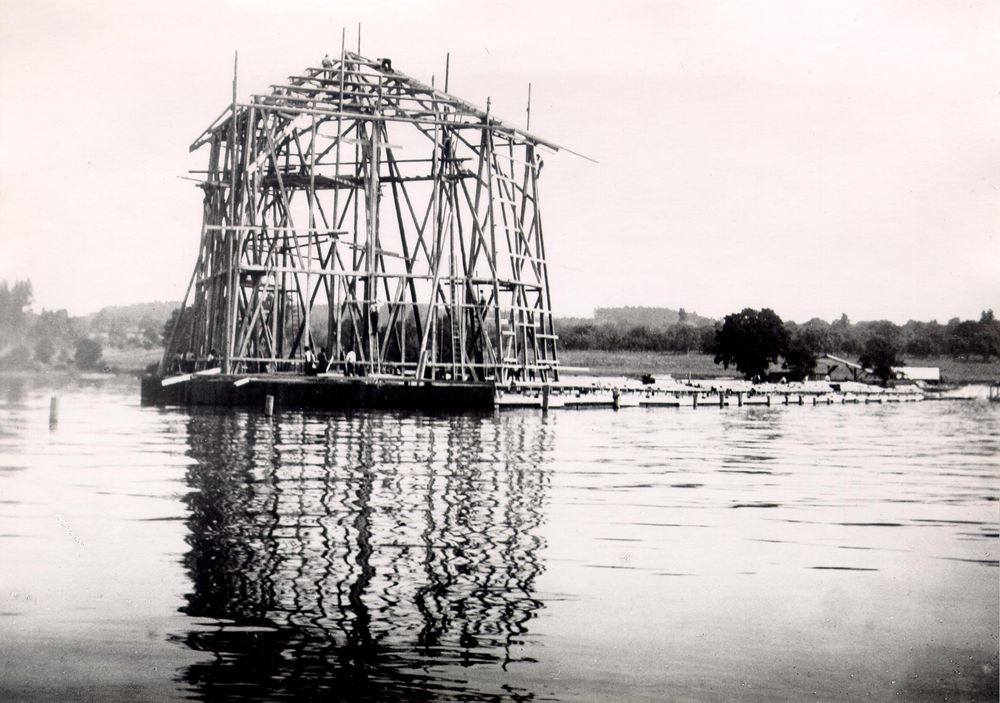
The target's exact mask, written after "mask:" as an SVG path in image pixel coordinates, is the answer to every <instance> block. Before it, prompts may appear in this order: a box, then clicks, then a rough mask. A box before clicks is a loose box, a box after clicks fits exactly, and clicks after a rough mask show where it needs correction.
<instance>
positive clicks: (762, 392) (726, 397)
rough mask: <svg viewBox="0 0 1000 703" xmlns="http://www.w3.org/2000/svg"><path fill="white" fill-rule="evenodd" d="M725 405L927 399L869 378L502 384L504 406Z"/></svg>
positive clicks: (916, 391)
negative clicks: (779, 381)
mask: <svg viewBox="0 0 1000 703" xmlns="http://www.w3.org/2000/svg"><path fill="white" fill-rule="evenodd" d="M546 386H547V387H548V396H549V397H548V408H550V409H551V408H568V409H585V408H605V409H608V408H613V409H616V410H620V409H622V408H630V407H633V408H638V407H642V408H657V407H659V408H691V409H699V408H706V409H708V408H725V407H743V406H750V405H758V406H768V407H770V406H778V405H834V404H836V405H845V404H862V405H864V404H871V403H909V402H916V401H921V400H923V399H924V397H925V396H924V393H923V392H922V391H921V390H920V389H919V388H916V387H914V386H906V387H896V388H882V387H880V386H872V385H868V384H864V383H855V382H846V383H829V382H825V381H812V382H805V383H794V384H757V385H754V384H751V383H749V382H745V381H733V380H692V381H675V380H673V379H668V380H666V381H663V382H659V383H656V384H651V385H643V384H641V383H639V382H637V381H631V380H627V379H595V380H587V379H567V380H565V381H560V382H557V383H552V384H541V383H524V384H515V385H512V386H511V387H508V388H506V389H497V394H496V405H497V407H499V408H532V407H534V408H542V407H543V406H544V395H545V392H546V391H545V387H546Z"/></svg>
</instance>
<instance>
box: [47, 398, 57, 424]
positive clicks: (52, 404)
mask: <svg viewBox="0 0 1000 703" xmlns="http://www.w3.org/2000/svg"><path fill="white" fill-rule="evenodd" d="M58 424H59V398H57V397H56V396H52V399H51V400H50V401H49V429H50V430H53V429H55V427H56V425H58Z"/></svg>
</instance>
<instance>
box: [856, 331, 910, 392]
mask: <svg viewBox="0 0 1000 703" xmlns="http://www.w3.org/2000/svg"><path fill="white" fill-rule="evenodd" d="M859 361H860V363H861V365H862V366H864V367H865V368H867V369H871V372H872V373H873V374H874V375H875V376H876V377H877V378H878V379H879V380H880V381H882V383H883V384H885V383H887V382H888V381H889V379H890V378H892V367H893V366H902V365H903V360H902V359H900V358H899V342H898V341H897V340H896V339H894V338H893V337H892V335H888V334H873V335H872V336H871V337H869V338H868V339H867V340H866V341H865V348H864V350H863V351H862V352H861V358H860V359H859Z"/></svg>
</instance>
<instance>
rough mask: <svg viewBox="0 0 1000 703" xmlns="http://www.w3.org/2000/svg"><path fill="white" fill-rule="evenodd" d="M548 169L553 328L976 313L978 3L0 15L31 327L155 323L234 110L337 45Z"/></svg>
mask: <svg viewBox="0 0 1000 703" xmlns="http://www.w3.org/2000/svg"><path fill="white" fill-rule="evenodd" d="M358 23H361V25H362V29H361V33H362V36H361V44H362V53H364V54H365V55H367V56H369V57H382V56H388V57H391V58H392V59H393V63H394V65H395V66H396V67H398V68H399V69H400V70H402V71H404V72H406V73H408V74H410V75H413V76H415V77H418V78H423V79H425V80H429V79H430V76H431V75H432V74H437V75H438V77H439V78H440V76H441V75H442V74H443V70H444V63H445V53H446V52H449V51H450V52H451V85H450V88H451V92H453V93H456V94H458V95H460V96H462V97H464V98H467V99H469V100H470V101H472V102H476V103H479V104H485V102H486V98H487V96H491V97H492V99H493V105H494V108H495V111H496V112H497V114H499V115H500V116H501V117H506V118H509V119H510V120H511V121H513V122H520V123H523V120H524V106H525V97H526V94H527V84H528V82H529V81H530V82H532V83H533V100H532V125H531V126H532V131H534V132H536V133H538V134H540V135H542V136H544V137H546V138H548V139H551V140H552V141H555V142H557V143H560V144H563V145H565V146H567V147H569V148H571V149H573V150H576V151H579V152H582V153H584V154H587V155H588V156H590V157H592V158H594V159H596V160H597V161H598V162H599V163H597V164H593V163H591V162H589V161H586V160H583V159H580V158H577V157H575V156H572V155H570V154H568V153H565V152H563V153H560V154H558V155H553V156H550V157H548V158H546V168H545V172H544V174H543V177H542V181H541V184H540V185H541V188H542V193H541V195H542V206H543V213H544V222H545V235H546V248H547V252H548V255H549V257H550V259H551V266H552V268H551V278H552V286H553V304H554V306H555V309H556V313H557V314H559V315H589V314H590V312H591V311H592V309H593V308H594V307H601V306H609V305H663V306H669V307H673V308H677V307H685V308H686V309H687V310H689V311H697V312H699V313H701V314H704V315H709V316H713V317H719V316H722V315H725V314H727V313H729V312H731V311H733V310H737V309H740V308H742V307H747V306H750V307H765V306H766V307H771V308H773V309H775V310H776V311H777V312H778V314H779V315H781V316H782V317H784V318H786V319H794V320H798V321H805V320H806V319H808V318H810V317H813V316H819V317H823V318H825V319H832V318H835V317H838V316H839V315H840V313H841V312H846V313H847V314H848V316H850V317H851V319H854V320H859V319H877V318H887V319H891V320H895V321H897V322H904V321H906V320H907V319H910V318H914V319H932V318H936V319H938V320H940V321H944V320H946V319H948V318H950V317H952V316H959V317H962V318H978V316H979V313H980V311H981V310H982V309H984V308H987V307H992V308H996V309H997V311H998V312H1000V238H998V235H997V230H998V225H1000V3H998V2H996V0H992V1H989V2H975V1H973V2H949V1H948V0H937V1H935V2H919V1H916V0H905V1H900V2H874V1H872V2H851V1H849V0H829V1H828V2H802V1H800V0H797V1H793V2H780V1H778V0H764V1H761V2H732V3H729V2H708V1H706V0H692V1H691V2H665V1H662V0H658V1H651V2H629V1H616V2H613V3H599V4H595V3H586V2H549V3H541V2H511V1H509V0H504V1H503V2H496V1H495V0H494V1H493V2H473V1H472V0H462V1H460V2H381V3H378V2H364V3H361V2H356V3H355V2H335V1H331V0H324V1H322V2H319V1H317V2H305V1H299V2H290V1H288V0H285V1H283V2H248V1H246V0H242V1H240V2H235V1H234V2H218V1H215V0H198V1H197V2H182V1H178V0H171V1H170V2H156V3H147V2H136V1H135V0H129V1H124V0H100V1H99V2H58V1H52V0H2V1H0V279H7V280H14V279H22V278H31V280H32V282H33V284H34V289H35V298H36V304H35V308H36V309H41V308H43V307H45V308H49V309H53V308H63V307H65V308H67V309H69V311H70V312H71V313H73V314H81V313H86V312H90V311H94V310H97V309H98V308H100V307H102V306H104V305H110V304H126V303H132V302H142V301H151V300H176V299H179V298H180V296H181V295H182V294H183V292H184V286H185V285H186V283H187V278H188V276H189V275H190V272H191V268H192V266H193V264H194V259H195V256H196V254H197V251H196V247H197V240H198V236H199V227H200V217H201V193H200V191H199V190H198V189H197V188H196V187H195V185H194V184H193V183H191V182H190V181H185V180H182V179H181V178H179V176H184V175H186V173H187V171H188V169H199V168H204V166H205V163H206V161H207V153H204V152H196V153H194V154H189V153H188V151H187V147H188V145H189V144H190V143H191V141H193V139H194V138H195V137H196V136H197V135H198V134H199V133H200V132H201V131H202V130H203V129H204V128H205V127H206V126H207V125H208V124H209V123H210V122H211V120H212V119H213V118H215V116H216V115H217V114H218V113H219V112H220V111H221V110H222V109H223V108H224V107H225V105H226V103H227V101H228V100H229V98H230V94H231V80H232V63H233V52H234V51H237V50H238V51H239V63H240V76H239V85H240V88H239V95H240V98H241V99H247V98H248V96H249V95H250V93H251V92H254V91H263V90H264V89H265V88H266V86H267V85H268V84H269V83H272V82H279V81H280V80H281V79H283V78H284V77H285V76H287V75H289V74H291V73H296V72H299V71H300V70H301V69H302V68H303V67H305V66H308V65H317V64H318V62H319V60H320V58H321V57H322V56H323V54H324V53H330V54H331V55H335V54H337V53H339V51H340V41H341V39H340V38H341V29H342V28H343V27H347V28H348V31H347V34H348V45H349V46H352V47H353V46H356V44H357V25H358Z"/></svg>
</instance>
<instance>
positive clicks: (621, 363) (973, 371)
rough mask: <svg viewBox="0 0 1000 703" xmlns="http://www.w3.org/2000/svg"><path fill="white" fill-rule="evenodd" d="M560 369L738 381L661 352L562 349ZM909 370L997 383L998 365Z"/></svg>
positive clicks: (697, 360)
mask: <svg viewBox="0 0 1000 703" xmlns="http://www.w3.org/2000/svg"><path fill="white" fill-rule="evenodd" d="M559 361H560V363H561V364H562V365H563V366H584V367H587V368H588V369H589V370H590V371H589V372H590V373H591V374H594V375H600V376H620V375H624V376H635V377H639V376H642V375H643V374H646V373H648V374H652V375H653V376H654V377H655V376H657V375H665V374H670V375H671V376H673V377H674V378H687V377H688V374H690V375H691V378H738V377H739V374H738V373H737V372H736V370H735V369H733V368H730V369H729V370H728V371H727V370H726V369H724V368H722V366H721V365H716V364H715V363H714V362H713V361H712V356H711V355H710V354H665V353H662V352H638V351H636V352H630V351H614V352H612V351H601V350H597V349H587V350H584V349H569V350H567V349H561V350H560V351H559ZM906 362H907V364H909V365H910V366H937V367H939V368H940V369H941V378H942V380H945V381H954V382H959V383H986V382H991V381H1000V361H964V360H961V359H953V358H951V357H931V358H918V357H909V358H907V359H906Z"/></svg>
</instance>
